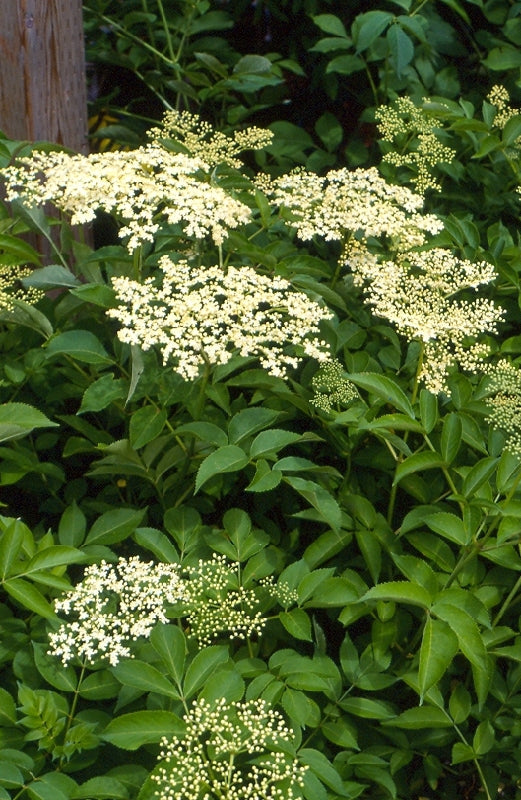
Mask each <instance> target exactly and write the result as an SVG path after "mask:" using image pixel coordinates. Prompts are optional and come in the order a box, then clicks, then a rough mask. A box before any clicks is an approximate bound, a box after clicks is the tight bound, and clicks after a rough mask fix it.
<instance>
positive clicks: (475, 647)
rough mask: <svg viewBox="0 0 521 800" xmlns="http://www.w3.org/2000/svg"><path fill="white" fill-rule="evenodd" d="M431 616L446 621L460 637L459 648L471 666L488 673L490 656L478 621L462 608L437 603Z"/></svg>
mask: <svg viewBox="0 0 521 800" xmlns="http://www.w3.org/2000/svg"><path fill="white" fill-rule="evenodd" d="M431 614H434V615H435V616H437V617H439V618H440V619H442V620H444V621H445V622H446V623H447V624H448V625H449V626H450V627H451V629H452V630H453V631H454V633H455V634H456V636H457V637H458V642H459V647H460V650H461V652H462V653H463V655H464V656H465V657H466V658H468V660H469V661H470V663H471V664H473V665H474V666H475V667H477V669H479V670H482V671H484V672H487V671H488V666H489V664H488V655H487V649H486V647H485V643H484V641H483V637H482V636H481V634H480V632H479V628H478V626H477V623H476V621H475V620H474V619H473V618H472V617H471V616H470V614H467V612H466V611H464V610H463V609H462V608H459V607H458V606H455V605H452V604H450V603H446V602H444V601H443V600H440V601H438V602H435V603H434V604H433V606H432V609H431Z"/></svg>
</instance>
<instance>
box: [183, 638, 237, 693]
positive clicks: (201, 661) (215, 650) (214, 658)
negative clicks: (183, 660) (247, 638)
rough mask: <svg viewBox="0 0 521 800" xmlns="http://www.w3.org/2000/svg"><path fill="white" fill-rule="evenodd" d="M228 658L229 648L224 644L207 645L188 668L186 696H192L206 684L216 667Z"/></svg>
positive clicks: (185, 682)
mask: <svg viewBox="0 0 521 800" xmlns="http://www.w3.org/2000/svg"><path fill="white" fill-rule="evenodd" d="M227 660H228V648H227V647H225V646H224V645H210V647H205V648H204V650H201V651H200V652H199V653H197V655H196V656H195V657H194V660H193V661H192V663H191V664H190V665H189V667H188V669H187V670H186V676H185V681H184V695H185V698H187V699H188V698H190V697H192V695H194V694H195V693H196V692H198V691H199V689H200V688H201V687H202V686H204V684H205V682H206V681H207V680H208V678H209V677H210V675H211V674H212V673H213V672H215V670H216V668H217V667H218V666H220V665H221V664H224V662H225V661H227Z"/></svg>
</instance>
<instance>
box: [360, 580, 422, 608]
mask: <svg viewBox="0 0 521 800" xmlns="http://www.w3.org/2000/svg"><path fill="white" fill-rule="evenodd" d="M367 600H392V601H393V602H395V603H408V604H410V605H413V606H420V608H430V606H431V603H432V597H431V595H430V594H429V592H428V591H427V589H425V588H424V587H423V586H419V585H418V584H416V583H411V582H410V581H389V582H388V583H379V584H378V585H377V586H373V588H372V589H369V591H368V592H366V593H365V594H364V595H362V597H361V598H360V601H361V602H366V601H367Z"/></svg>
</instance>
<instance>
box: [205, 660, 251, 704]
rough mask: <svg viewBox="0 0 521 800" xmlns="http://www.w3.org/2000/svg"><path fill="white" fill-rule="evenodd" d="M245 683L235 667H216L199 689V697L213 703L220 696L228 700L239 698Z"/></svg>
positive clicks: (242, 693) (241, 695)
mask: <svg viewBox="0 0 521 800" xmlns="http://www.w3.org/2000/svg"><path fill="white" fill-rule="evenodd" d="M244 688H245V683H244V680H243V678H242V677H241V675H240V674H239V672H238V671H237V670H236V669H231V668H229V667H228V668H227V667H224V668H223V669H218V670H217V671H215V672H212V674H211V675H210V676H209V677H208V678H207V680H206V681H205V684H204V686H203V688H202V690H201V694H200V697H204V699H205V700H206V701H207V702H209V703H214V702H215V701H216V700H219V698H221V697H225V698H226V700H227V701H228V702H234V701H237V700H241V699H242V697H243V695H244Z"/></svg>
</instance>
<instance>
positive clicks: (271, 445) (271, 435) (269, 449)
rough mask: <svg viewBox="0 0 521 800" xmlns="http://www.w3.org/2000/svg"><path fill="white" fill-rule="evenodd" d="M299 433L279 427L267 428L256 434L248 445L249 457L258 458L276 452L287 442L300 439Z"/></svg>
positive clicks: (287, 443) (290, 442)
mask: <svg viewBox="0 0 521 800" xmlns="http://www.w3.org/2000/svg"><path fill="white" fill-rule="evenodd" d="M301 438H302V437H301V435H300V433H293V431H285V430H281V429H279V428H269V429H268V430H266V431H261V432H260V433H258V434H257V436H256V437H255V439H254V440H253V442H252V443H251V447H250V458H259V457H260V456H265V455H266V454H267V453H273V454H275V453H278V451H279V450H282V449H283V448H284V447H287V446H288V445H289V444H293V443H294V442H298V441H299V440H300V439H301Z"/></svg>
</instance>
